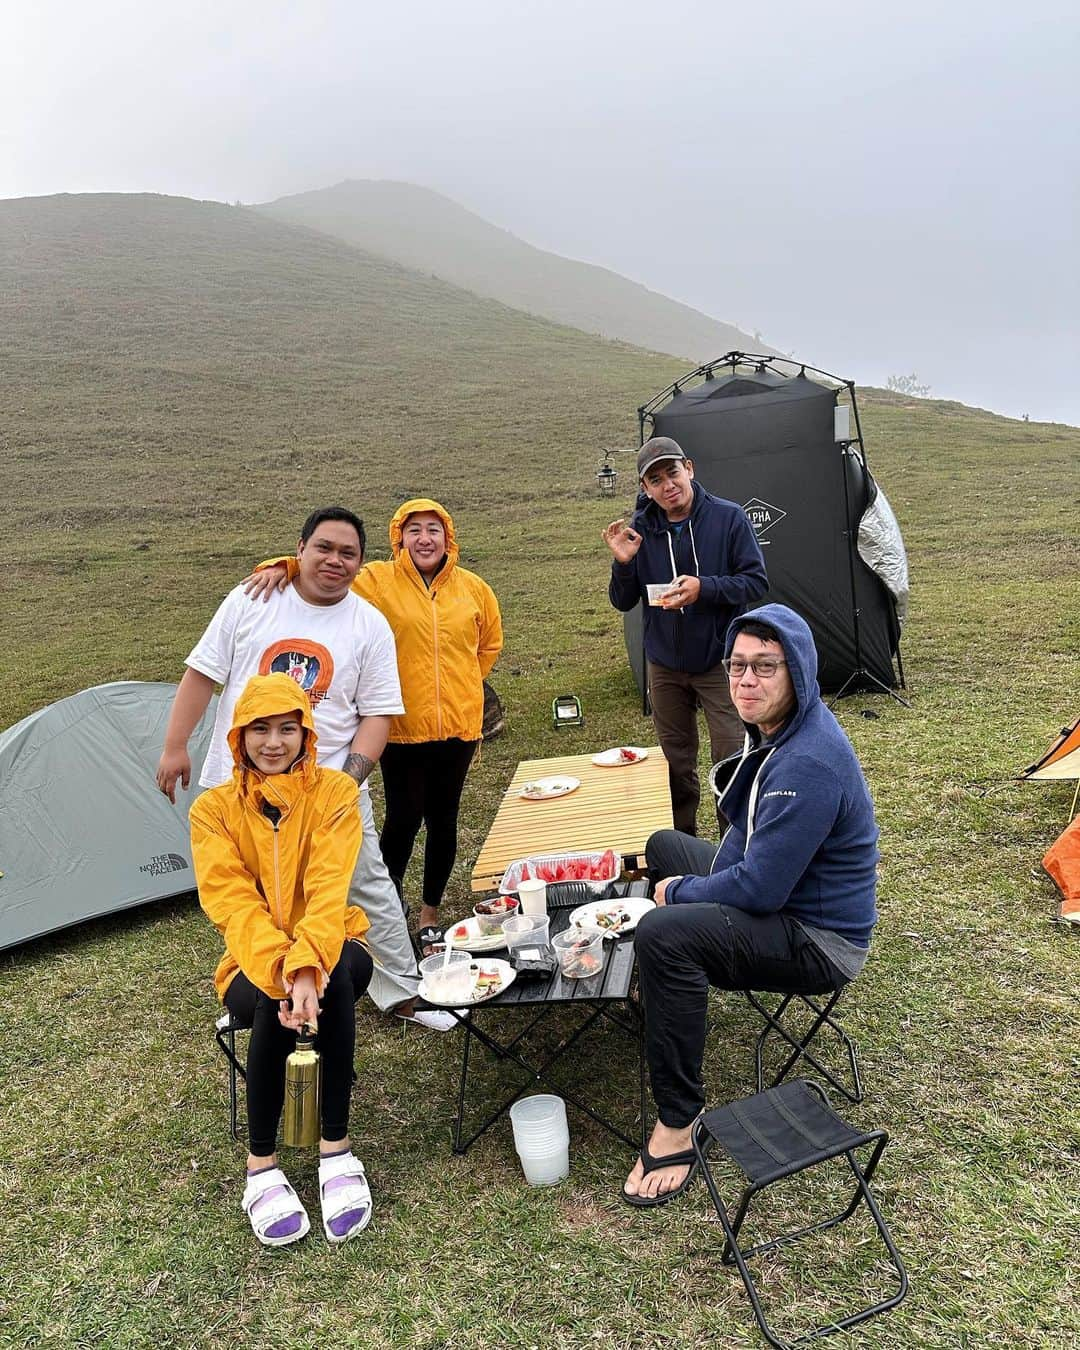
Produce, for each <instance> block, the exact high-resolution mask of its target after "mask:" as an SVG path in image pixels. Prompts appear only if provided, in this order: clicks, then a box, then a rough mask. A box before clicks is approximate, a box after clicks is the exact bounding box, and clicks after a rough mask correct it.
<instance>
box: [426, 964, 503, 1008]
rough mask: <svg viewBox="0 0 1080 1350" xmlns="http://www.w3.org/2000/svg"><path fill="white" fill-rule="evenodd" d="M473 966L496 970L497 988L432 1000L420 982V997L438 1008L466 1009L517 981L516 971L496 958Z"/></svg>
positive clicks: (499, 992) (482, 1001)
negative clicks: (466, 995) (463, 996)
mask: <svg viewBox="0 0 1080 1350" xmlns="http://www.w3.org/2000/svg"><path fill="white" fill-rule="evenodd" d="M473 964H474V965H476V966H483V968H484V969H485V970H497V971H498V972H499V976H500V979H501V983H500V984H499V985H498V987H497V988H494V989H490V990H485V992H484V993H479V992H478V991H477V990H476V989H474V990H473V991H472V993H471V994H470V995H469V997H468V998H457V999H441V998H432V997H431V995H430V994H429V993H428V992H427V990H426V989H425V988H424V981H423V980H421V981H420V988H419V990H418V992H419V994H420V997H421V998H422V999H424V1000H425V1002H427V1003H433V1004H435V1005H436V1006H437V1007H440V1008H467V1007H469V1006H470V1005H472V1004H474V1003H486V1002H487V1000H488V999H489V998H494V997H495V996H496V994H501V993H503V991H504V990H506V989H509V988H510V986H511V985H512V984H513V983H514V981H515V980H516V979H517V971H516V970H515V969H514V967H513V966H512V965H511V964H510V962H509V961H500V960H499V959H498V958H497V957H490V956H489V957H484V958H483V959H481V960H479V961H475V962H474V963H473Z"/></svg>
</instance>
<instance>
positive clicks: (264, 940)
mask: <svg viewBox="0 0 1080 1350" xmlns="http://www.w3.org/2000/svg"><path fill="white" fill-rule="evenodd" d="M229 744H230V746H231V748H232V752H233V759H234V761H235V765H236V767H235V769H234V771H233V777H232V781H231V782H229V783H226V784H223V785H222V786H221V787H217V788H211V789H210V790H209V791H208V792H204V793H203V794H202V796H200V797H198V798H197V799H196V801H195V802H194V804H193V805H192V808H191V814H190V824H191V843H192V854H193V858H194V863H195V875H196V879H197V881H198V886H199V902H200V904H201V905H202V907H203V909H204V910H205V911H206V914H207V916H208V917H209V919H210V921H211V922H212V923H213V925H214V927H215V928H217V930H218V932H219V933H220V934H221V935H222V937H223V938H224V939H225V954H224V956H223V957H222V959H221V962H220V963H219V965H218V968H217V971H216V973H215V976H214V983H215V984H216V986H217V990H218V993H219V994H220V996H221V998H222V1000H223V1001H224V1003H225V1006H226V1007H227V1008H228V1010H229V1012H230V1013H232V1015H233V1016H234V1017H235V1018H236V1019H237V1020H238V1021H240V1022H241V1023H243V1024H244V1025H245V1026H250V1027H251V1040H250V1044H249V1048H248V1061H247V1097H248V1128H249V1133H250V1153H249V1156H248V1170H247V1184H246V1187H245V1190H244V1200H243V1205H244V1209H245V1210H246V1212H247V1214H248V1216H249V1218H250V1220H251V1226H252V1228H253V1229H254V1231H255V1235H256V1236H257V1237H258V1239H259V1241H260V1242H262V1243H263V1244H264V1245H266V1246H283V1245H284V1244H286V1243H289V1242H295V1241H297V1240H298V1239H299V1238H302V1237H303V1236H304V1234H305V1233H307V1232H308V1230H309V1227H310V1223H309V1220H308V1216H307V1212H306V1211H305V1209H304V1206H303V1204H302V1203H301V1202H300V1199H299V1197H298V1196H297V1194H296V1192H295V1191H294V1190H293V1188H292V1187H291V1186H290V1185H289V1182H288V1181H287V1179H286V1177H285V1175H284V1173H283V1172H282V1171H281V1169H280V1168H279V1167H278V1165H277V1154H276V1151H275V1150H276V1141H277V1127H278V1121H279V1119H280V1116H281V1109H282V1105H283V1102H284V1095H285V1060H286V1058H287V1057H288V1055H289V1052H290V1051H291V1050H292V1048H293V1046H294V1045H295V1042H296V1033H297V1032H298V1031H299V1030H300V1029H301V1028H302V1027H303V1025H304V1023H305V1022H307V1023H310V1024H312V1025H315V1024H316V1023H317V1025H318V1037H317V1045H318V1048H319V1051H320V1053H321V1056H322V1081H323V1092H322V1138H321V1139H320V1141H319V1153H320V1162H319V1190H320V1201H321V1206H322V1215H323V1228H324V1231H325V1232H326V1236H327V1237H328V1238H329V1240H330V1241H331V1242H343V1241H344V1240H345V1239H346V1238H349V1237H352V1236H354V1234H356V1233H358V1232H360V1230H361V1229H363V1228H364V1227H366V1225H367V1223H368V1221H369V1219H370V1218H371V1192H370V1190H369V1188H368V1184H367V1180H366V1178H365V1176H364V1169H363V1166H362V1165H361V1163H360V1161H359V1159H358V1158H356V1157H355V1156H354V1155H353V1153H352V1148H351V1145H350V1143H349V1138H348V1125H349V1096H350V1092H351V1089H352V1068H353V1043H354V1038H355V1011H354V1010H355V1004H356V1000H357V998H359V997H360V995H361V994H362V993H363V992H364V990H365V989H366V988H367V984H368V981H369V980H370V978H371V970H372V965H371V958H370V956H368V954H367V952H366V951H365V950H364V948H363V946H362V945H361V944H360V942H359V941H358V940H357V939H359V938H360V937H361V936H362V934H363V933H364V932H365V931H366V929H367V927H368V921H367V918H366V916H365V914H364V912H363V910H361V909H358V908H355V907H347V905H346V897H347V894H348V889H349V878H350V877H351V876H352V871H353V867H354V866H355V863H356V856H357V853H358V852H359V849H360V816H359V813H358V811H357V808H356V793H357V787H356V783H355V782H354V781H353V779H351V778H350V777H349V776H348V775H347V774H344V773H339V772H337V771H336V770H334V769H321V768H319V767H317V765H316V763H315V747H316V735H315V726H314V723H313V721H312V716H311V706H310V704H309V702H308V699H307V696H306V695H305V694H304V693H303V691H302V690H301V689H300V688H299V687H298V686H297V684H296V683H295V681H294V680H292V679H290V678H289V676H288V675H256V676H255V677H253V678H252V679H251V680H249V681H248V683H247V685H246V687H245V689H244V692H243V693H242V694H241V696H240V698H239V700H238V702H237V704H236V711H235V713H234V716H233V725H232V729H231V731H230V732H229Z"/></svg>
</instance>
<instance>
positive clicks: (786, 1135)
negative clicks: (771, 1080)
mask: <svg viewBox="0 0 1080 1350" xmlns="http://www.w3.org/2000/svg"><path fill="white" fill-rule="evenodd" d="M888 1142H889V1136H888V1134H887V1133H886V1132H885V1131H884V1130H871V1131H869V1132H867V1133H860V1132H859V1131H858V1130H855V1129H853V1128H852V1127H851V1126H850V1125H849V1124H848V1123H847V1122H846V1121H845V1120H842V1119H841V1118H840V1116H838V1115H837V1114H836V1112H835V1111H834V1110H833V1109H832V1107H831V1106H830V1105H829V1100H828V1098H827V1097H826V1096H825V1093H824V1092H823V1091H822V1090H821V1088H819V1087H818V1086H817V1084H816V1083H810V1082H807V1080H806V1079H805V1078H793V1079H790V1080H789V1081H788V1082H786V1083H783V1084H781V1085H780V1086H779V1087H774V1088H768V1089H767V1090H766V1091H765V1092H759V1093H757V1094H756V1095H755V1096H753V1097H746V1098H743V1099H742V1100H741V1101H735V1102H730V1103H729V1104H728V1105H727V1106H718V1107H715V1108H714V1109H713V1110H712V1111H707V1112H705V1114H704V1115H702V1116H700V1117H699V1118H698V1119H697V1121H695V1123H694V1130H693V1144H694V1152H695V1153H696V1155H697V1158H698V1163H699V1165H700V1167H701V1171H702V1174H703V1176H704V1177H705V1184H706V1185H707V1186H708V1188H709V1195H710V1197H711V1199H712V1202H713V1205H714V1206H715V1208H716V1213H717V1215H718V1216H719V1219H720V1222H721V1224H722V1225H723V1228H724V1238H725V1241H724V1250H723V1253H722V1255H721V1258H720V1259H721V1261H722V1262H723V1264H724V1265H735V1266H737V1267H738V1270H739V1274H740V1275H741V1276H742V1280H743V1284H744V1285H745V1286H746V1292H747V1294H748V1295H749V1297H750V1303H751V1306H752V1307H753V1310H754V1316H755V1317H756V1318H757V1322H758V1326H759V1327H760V1328H761V1331H762V1333H763V1334H764V1336H765V1339H766V1340H767V1341H768V1342H769V1344H770V1345H774V1346H777V1347H778V1350H790V1347H791V1346H793V1345H798V1344H800V1343H801V1342H803V1341H809V1340H814V1339H815V1338H817V1337H820V1336H828V1335H830V1334H831V1333H832V1332H834V1331H841V1330H844V1329H846V1328H847V1327H853V1326H855V1325H856V1324H857V1323H859V1322H865V1321H866V1319H867V1318H869V1317H873V1316H875V1315H876V1314H877V1313H882V1312H886V1311H887V1310H888V1309H889V1308H895V1307H896V1305H897V1304H898V1303H899V1302H900V1300H901V1299H902V1298H903V1297H904V1295H905V1294H906V1293H907V1290H908V1277H907V1272H906V1271H905V1270H904V1265H903V1262H902V1261H901V1260H900V1255H899V1253H898V1252H897V1250H896V1247H895V1246H894V1245H893V1240H892V1237H891V1235H890V1233H889V1230H888V1227H887V1226H886V1223H885V1220H884V1218H883V1217H882V1215H881V1211H880V1210H879V1209H878V1206H877V1203H876V1202H875V1200H874V1197H873V1196H872V1195H871V1194H870V1186H869V1183H870V1180H871V1178H872V1177H873V1175H874V1171H875V1169H876V1168H877V1165H878V1160H879V1159H880V1158H881V1155H882V1153H883V1151H884V1149H885V1145H886V1144H887V1143H888ZM865 1145H872V1146H873V1147H872V1150H871V1153H870V1156H869V1159H868V1160H867V1162H866V1165H865V1167H862V1166H860V1164H859V1161H858V1159H857V1158H856V1156H855V1152H856V1150H857V1149H860V1148H862V1147H864V1146H865ZM717 1146H718V1147H719V1148H720V1149H721V1150H722V1151H723V1152H724V1153H726V1154H727V1156H728V1157H729V1158H730V1159H731V1160H732V1161H733V1162H734V1163H735V1164H736V1166H737V1167H739V1168H740V1169H741V1171H742V1172H743V1175H744V1176H745V1177H746V1180H747V1182H748V1184H747V1185H746V1186H745V1187H744V1189H743V1191H742V1194H741V1196H740V1198H739V1205H738V1208H737V1210H736V1211H735V1217H734V1219H732V1218H730V1217H729V1215H728V1211H727V1209H726V1208H725V1206H724V1203H723V1201H722V1200H721V1198H720V1194H719V1192H718V1190H717V1187H716V1181H715V1179H714V1177H713V1174H712V1169H711V1167H710V1164H709V1154H710V1152H711V1151H712V1149H713V1148H714V1147H717ZM841 1154H842V1155H843V1156H844V1157H845V1158H846V1159H847V1163H848V1166H849V1167H850V1168H851V1172H852V1174H853V1176H854V1178H855V1194H854V1195H853V1197H852V1199H851V1203H850V1204H849V1205H848V1206H847V1208H846V1209H844V1210H843V1211H842V1212H841V1213H839V1214H836V1215H834V1216H833V1217H832V1218H829V1219H823V1220H819V1221H818V1222H816V1223H812V1224H808V1225H807V1226H806V1227H805V1228H799V1229H797V1230H795V1231H793V1232H790V1233H784V1234H782V1235H781V1236H780V1237H777V1238H773V1239H771V1240H770V1241H768V1242H760V1243H758V1244H757V1245H756V1246H754V1247H749V1248H747V1249H746V1250H745V1251H743V1250H742V1249H741V1248H740V1246H739V1231H740V1229H741V1228H742V1225H743V1220H744V1219H745V1218H746V1215H747V1211H748V1210H749V1208H750V1202H751V1200H752V1199H753V1198H754V1196H755V1195H756V1194H757V1193H758V1192H759V1191H763V1190H764V1189H765V1188H766V1187H767V1186H771V1185H773V1184H774V1183H775V1182H777V1181H782V1180H784V1179H785V1178H786V1177H791V1176H794V1175H795V1174H796V1173H797V1172H804V1171H806V1170H807V1169H809V1168H811V1167H816V1166H817V1165H818V1164H819V1163H824V1162H828V1161H829V1160H830V1159H832V1158H839V1157H840V1156H841ZM860 1201H862V1202H865V1204H866V1207H867V1209H868V1210H869V1211H870V1214H871V1216H872V1218H873V1220H874V1223H875V1224H876V1225H877V1230H878V1233H879V1234H880V1235H881V1240H882V1242H883V1243H884V1244H885V1248H886V1250H887V1251H888V1254H889V1258H890V1261H891V1263H892V1267H893V1270H894V1271H895V1272H896V1275H897V1279H898V1287H897V1290H896V1292H895V1293H894V1294H892V1295H891V1296H890V1297H889V1298H887V1299H884V1300H882V1301H881V1302H879V1303H874V1304H872V1305H870V1306H868V1307H866V1308H863V1309H862V1310H861V1311H859V1312H856V1313H851V1314H849V1315H848V1316H846V1317H841V1318H839V1319H837V1320H836V1321H834V1322H829V1323H827V1324H826V1325H824V1326H820V1327H816V1328H814V1329H813V1330H812V1331H807V1332H803V1333H802V1334H801V1335H799V1336H797V1337H795V1339H794V1340H791V1341H783V1340H781V1339H780V1338H779V1336H778V1335H777V1333H776V1332H775V1331H774V1330H773V1328H772V1326H771V1325H770V1324H769V1322H768V1320H767V1319H766V1317H765V1314H764V1312H763V1310H762V1307H761V1300H760V1298H759V1296H758V1291H757V1287H756V1286H755V1284H754V1279H753V1276H752V1275H751V1273H750V1269H749V1267H748V1265H747V1258H748V1257H752V1256H757V1255H759V1254H760V1253H762V1252H768V1251H772V1250H774V1249H775V1248H777V1247H782V1246H785V1245H786V1244H788V1243H792V1242H796V1241H797V1240H798V1239H800V1238H803V1237H806V1236H807V1235H808V1234H810V1233H819V1232H823V1231H824V1230H825V1229H827V1228H834V1227H836V1225H837V1224H841V1223H843V1222H844V1221H845V1220H846V1219H849V1218H850V1217H851V1216H852V1214H854V1213H855V1210H856V1209H857V1208H858V1206H859V1203H860Z"/></svg>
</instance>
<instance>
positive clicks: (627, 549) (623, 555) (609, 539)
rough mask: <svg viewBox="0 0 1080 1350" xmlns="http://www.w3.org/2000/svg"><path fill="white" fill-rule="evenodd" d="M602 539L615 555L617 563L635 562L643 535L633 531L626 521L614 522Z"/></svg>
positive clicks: (602, 535) (603, 532)
mask: <svg viewBox="0 0 1080 1350" xmlns="http://www.w3.org/2000/svg"><path fill="white" fill-rule="evenodd" d="M600 537H601V539H603V541H604V543H605V544H607V546H608V548H609V549H611V551H612V553H613V554H614V555H615V561H616V562H621V563H629V562H633V561H634V558H635V557H636V556H637V551H638V549H639V548H640V547H641V535H640V534H638V532H637V530H634V529H631V528H630V526H629V525H627V523H626V521H625V520H613V521H612V522H611V524H610V525H609V526H608V527H607V529H606V530H603V531H602V532H601V535H600Z"/></svg>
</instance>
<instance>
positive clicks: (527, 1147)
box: [510, 1093, 570, 1186]
mask: <svg viewBox="0 0 1080 1350" xmlns="http://www.w3.org/2000/svg"><path fill="white" fill-rule="evenodd" d="M510 1123H511V1124H512V1126H513V1128H514V1147H515V1148H516V1149H517V1154H518V1158H519V1159H520V1160H521V1168H522V1171H523V1172H524V1173H525V1180H526V1181H527V1182H528V1183H529V1185H530V1186H554V1185H556V1184H557V1183H558V1182H560V1181H562V1180H564V1179H565V1178H566V1176H567V1175H568V1174H569V1172H570V1131H569V1129H568V1127H567V1124H566V1103H565V1102H564V1101H563V1099H562V1098H561V1097H555V1096H552V1095H551V1094H550V1093H539V1094H538V1095H537V1096H534V1097H522V1098H521V1100H520V1101H516V1102H515V1103H514V1104H513V1106H512V1107H511V1108H510Z"/></svg>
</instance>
